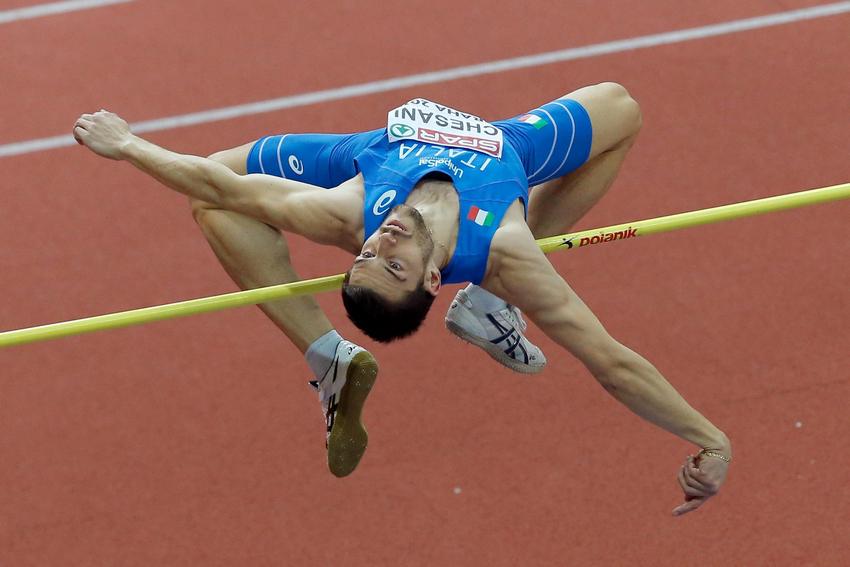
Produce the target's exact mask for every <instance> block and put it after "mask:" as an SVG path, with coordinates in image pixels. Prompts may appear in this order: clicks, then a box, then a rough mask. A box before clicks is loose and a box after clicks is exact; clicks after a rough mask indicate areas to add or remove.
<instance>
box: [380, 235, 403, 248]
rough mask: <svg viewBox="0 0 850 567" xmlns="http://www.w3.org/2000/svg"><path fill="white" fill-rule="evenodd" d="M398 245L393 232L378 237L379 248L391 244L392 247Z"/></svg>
mask: <svg viewBox="0 0 850 567" xmlns="http://www.w3.org/2000/svg"><path fill="white" fill-rule="evenodd" d="M397 243H398V240H397V239H396V237H395V235H394V234H393V233H392V232H389V231H387V232H384V233H382V234H381V236H380V237H378V246H379V248H380V246H381V245H383V244H389V245H390V246H395V245H396V244H397Z"/></svg>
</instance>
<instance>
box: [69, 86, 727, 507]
mask: <svg viewBox="0 0 850 567" xmlns="http://www.w3.org/2000/svg"><path fill="white" fill-rule="evenodd" d="M639 129H640V111H639V108H638V105H637V103H636V102H635V101H634V100H633V99H632V98H631V97H630V96H629V94H628V93H627V92H626V90H625V89H624V88H622V87H621V86H619V85H617V84H613V83H603V84H599V85H594V86H590V87H585V88H582V89H579V90H577V91H574V92H572V93H570V94H568V95H566V96H564V97H563V98H560V99H558V100H555V101H553V102H550V103H548V104H545V105H543V106H541V107H539V108H536V109H534V110H531V111H530V112H528V113H526V114H524V115H520V116H517V117H515V118H512V119H509V120H503V121H498V122H493V123H492V124H491V123H489V122H486V121H484V120H482V119H481V118H479V117H477V116H474V115H471V114H468V113H464V112H460V111H457V110H454V109H451V108H449V107H446V106H443V105H440V104H436V103H434V102H431V101H428V100H425V99H414V100H412V101H410V102H408V103H406V104H404V105H402V106H400V107H399V108H396V109H394V110H391V111H390V112H389V114H388V121H387V126H386V128H381V129H378V130H373V131H369V132H362V133H356V134H347V135H332V134H289V135H282V136H270V137H266V138H261V139H260V140H258V141H256V142H254V143H251V144H247V145H245V146H241V147H238V148H234V149H232V150H227V151H224V152H219V153H217V154H214V155H213V156H211V157H210V158H201V157H196V156H190V155H181V154H176V153H173V152H170V151H168V150H165V149H163V148H161V147H158V146H156V145H154V144H152V143H150V142H147V141H145V140H143V139H141V138H139V137H137V136H135V135H133V134H132V133H131V132H130V129H129V127H128V125H127V123H126V122H124V121H123V120H122V119H121V118H119V117H118V116H116V115H115V114H112V113H109V112H106V111H100V112H97V113H94V114H84V115H82V116H81V117H80V118H79V119H78V120H77V122H76V124H75V127H74V135H75V137H76V138H77V140H78V141H79V142H80V143H82V144H84V145H86V146H87V147H88V148H90V149H91V150H92V151H93V152H95V153H97V154H99V155H101V156H104V157H108V158H112V159H118V160H125V161H129V162H130V163H132V164H133V165H134V166H136V167H137V168H139V169H141V170H142V171H144V172H146V173H148V174H149V175H151V176H153V177H155V178H156V179H158V180H159V181H160V182H162V183H163V184H165V185H167V186H168V187H170V188H172V189H174V190H176V191H179V192H181V193H184V194H186V195H188V196H189V197H190V198H191V200H192V202H193V211H194V215H195V218H196V220H197V221H198V223H199V225H200V227H201V229H202V230H203V232H204V234H205V236H206V238H207V240H208V241H209V242H210V244H211V246H212V248H213V250H214V251H215V253H216V255H217V256H218V258H219V260H220V261H221V263H222V265H223V266H224V268H225V269H226V270H227V271H228V273H229V274H230V275H231V276H232V277H233V278H234V280H235V281H236V282H237V284H238V285H240V286H241V287H242V288H254V287H260V286H266V285H275V284H280V283H287V282H291V281H295V280H297V279H298V277H297V275H296V273H295V272H294V270H293V269H292V266H291V264H290V261H289V254H288V249H287V247H286V243H285V240H284V239H283V236H282V235H281V234H280V232H279V230H278V229H281V230H283V231H286V232H293V233H296V234H300V235H302V236H305V237H307V238H309V239H311V240H313V241H315V242H318V243H320V244H328V245H333V246H337V247H339V248H342V249H344V250H347V251H349V252H351V253H352V254H354V255H355V259H354V263H353V265H352V266H351V268H350V270H349V271H348V272H347V275H346V283H345V286H344V288H343V294H342V295H343V303H344V304H345V307H346V310H347V312H348V314H349V317H350V318H351V319H352V321H353V322H354V323H355V324H356V325H357V326H358V327H359V328H360V329H361V330H363V331H364V332H365V333H366V334H367V335H369V336H370V337H372V338H374V339H376V340H379V341H385V342H386V341H392V340H394V339H397V338H401V337H404V336H407V335H410V334H412V333H413V332H414V331H415V330H416V329H417V328H418V326H419V324H420V323H421V321H422V320H423V319H424V317H425V316H426V314H427V311H428V309H429V308H430V306H431V303H432V301H433V299H434V297H435V296H436V295H437V293H438V292H439V290H440V288H441V285H442V284H443V283H460V282H471V283H470V285H469V286H467V287H466V288H464V289H462V290H460V291H459V292H458V293H457V296H456V297H455V300H454V301H453V302H452V304H451V307H450V308H449V312H448V313H447V315H446V326H447V327H448V328H449V330H450V331H451V332H453V333H454V334H456V335H458V336H460V337H461V338H463V339H464V340H466V341H469V342H471V343H473V344H475V345H477V346H479V347H482V348H483V349H484V350H485V351H486V352H487V353H488V354H489V355H490V356H492V357H493V358H495V359H496V360H498V361H499V362H501V363H502V364H505V365H506V366H508V367H510V368H512V369H514V370H516V371H519V372H526V373H533V372H538V371H540V370H541V369H542V368H543V366H544V365H545V363H546V359H545V358H544V356H543V354H542V352H540V349H538V348H537V347H536V346H534V345H533V344H531V343H530V342H529V341H528V339H526V337H525V336H524V332H525V322H524V321H523V319H522V316H521V314H520V311H521V312H524V313H525V315H526V316H527V317H528V318H530V319H531V320H532V321H533V322H534V323H535V324H536V325H537V326H538V327H540V329H541V330H543V332H544V333H546V335H547V336H549V337H550V338H551V339H552V340H553V341H555V342H556V343H558V344H559V345H561V346H562V347H564V348H566V349H567V350H568V351H569V352H571V353H572V354H573V355H574V356H576V357H577V358H578V359H579V360H581V361H582V362H583V363H584V365H585V366H586V367H587V368H588V370H589V371H590V372H591V374H592V375H593V376H594V377H595V378H596V379H597V380H598V381H599V382H600V383H601V384H602V385H603V386H604V387H605V389H606V390H607V391H608V392H609V393H611V394H612V395H613V396H614V397H615V398H616V399H617V400H619V401H620V402H622V403H623V404H625V405H626V406H627V407H628V408H629V409H630V410H632V411H633V412H635V413H637V414H638V415H639V416H641V417H643V418H644V419H647V420H649V421H651V422H652V423H654V424H656V425H658V426H660V427H662V428H664V429H666V430H667V431H670V432H671V433H673V434H675V435H677V436H679V437H681V438H683V439H685V440H687V441H690V442H692V443H693V444H695V445H696V446H698V447H699V450H698V452H697V454H696V456H690V457H688V459H687V460H686V462H685V464H684V465H683V466H682V467H681V469H680V470H679V473H678V480H679V483H680V485H681V487H682V490H683V491H684V493H685V502H684V503H683V504H682V505H680V506H678V507H677V508H676V509H675V510H674V514H677V515H679V514H682V513H685V512H689V511H691V510H694V509H696V508H698V507H699V506H700V505H701V504H702V503H703V502H705V501H706V500H707V499H708V498H709V497H711V496H712V495H713V494H715V493H716V492H717V491H718V490H719V488H720V487H721V485H722V484H723V482H724V480H725V478H726V474H727V470H728V465H729V462H730V460H731V444H730V442H729V439H728V438H727V437H726V435H725V434H724V433H723V432H722V431H720V430H719V429H718V428H717V427H715V426H714V425H713V424H712V423H711V422H709V421H708V420H707V419H706V418H705V417H703V416H702V415H701V414H700V413H698V412H697V411H696V410H694V409H693V408H692V407H691V406H690V405H688V403H687V402H686V401H685V400H684V399H683V398H682V397H681V396H680V395H679V394H678V393H677V392H676V390H675V389H674V388H673V387H672V386H671V385H670V384H669V383H668V382H667V381H666V380H665V379H664V377H663V376H662V375H661V374H660V373H659V372H658V371H657V370H656V369H655V368H654V367H653V366H652V365H651V364H650V363H649V362H647V361H646V360H645V359H644V358H643V357H641V356H640V355H638V354H636V353H635V352H633V351H631V350H630V349H628V348H627V347H625V346H624V345H622V344H620V343H619V342H617V341H616V340H615V339H613V338H612V337H611V336H610V335H609V334H608V333H607V332H606V331H605V329H604V328H603V326H602V325H601V324H600V322H599V321H598V320H597V318H596V317H595V316H594V315H593V313H592V312H591V311H590V310H589V309H588V307H587V306H586V305H585V304H584V303H583V302H582V301H581V299H579V297H578V296H577V295H576V294H575V293H574V292H573V291H572V289H571V288H570V287H569V286H568V285H567V283H566V282H565V281H564V280H563V279H562V278H561V277H560V276H559V275H558V274H557V272H556V271H555V270H554V268H553V267H552V265H551V264H550V263H549V261H548V260H547V259H546V257H545V256H544V255H543V253H542V252H541V251H540V249H539V248H538V246H537V244H536V243H535V238H543V237H547V236H553V235H557V234H563V233H565V232H568V230H569V228H570V227H571V226H572V225H573V224H574V223H575V222H576V221H577V220H578V219H579V218H581V217H582V216H583V215H584V214H585V213H586V212H587V211H588V210H589V209H590V208H591V207H592V206H593V205H594V204H595V203H596V202H598V201H599V199H600V198H601V197H602V196H603V195H604V194H605V192H606V191H607V189H608V187H609V186H610V184H611V183H612V181H613V180H614V178H615V176H616V174H617V172H618V171H619V168H620V165H621V164H622V162H623V160H624V158H625V156H626V154H627V152H628V150H629V148H630V147H631V145H632V143H633V142H634V140H635V137H636V136H637V133H638V131H639ZM530 187H531V188H532V189H531V190H529V188H530ZM261 307H262V309H263V310H264V311H265V312H266V314H267V315H268V316H269V317H270V318H271V319H272V320H273V321H274V322H275V323H276V324H277V325H278V326H279V327H280V328H281V329H282V330H283V331H284V332H285V333H286V334H287V336H288V337H289V338H290V339H291V340H292V341H293V343H294V344H295V345H296V346H297V347H298V348H299V349H300V350H301V351H302V352H303V353H304V354H305V356H306V359H307V363H308V365H309V366H310V368H311V370H312V371H313V374H314V376H315V381H314V382H313V384H314V385H315V386H316V388H317V389H318V391H319V397H320V400H321V401H322V405H323V409H324V412H325V416H326V420H327V427H328V437H327V444H328V463H329V466H330V469H331V471H332V472H333V473H334V474H336V475H338V476H344V475H346V474H349V473H350V472H352V471H353V470H354V468H355V467H356V466H357V464H358V462H359V460H360V458H361V457H362V455H363V452H364V451H365V449H366V443H367V436H366V431H365V429H364V428H363V425H362V423H361V420H360V413H361V410H362V407H363V404H364V403H365V400H366V397H367V395H368V393H369V391H370V389H371V387H372V385H373V383H374V381H375V378H376V375H377V363H376V362H375V359H374V358H373V357H372V355H371V354H369V353H368V352H367V351H366V350H364V349H363V348H361V347H359V346H357V345H355V344H353V343H351V342H349V341H346V340H343V339H342V337H340V336H339V334H337V333H336V331H334V329H333V327H332V325H331V324H330V322H329V321H328V319H327V318H326V317H325V315H324V314H323V313H322V311H321V310H320V309H319V307H318V305H317V303H316V301H315V300H314V299H313V298H312V297H308V296H301V297H296V298H293V299H288V300H284V301H278V302H274V303H268V304H264V305H263V306H261Z"/></svg>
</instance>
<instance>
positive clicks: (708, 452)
mask: <svg viewBox="0 0 850 567" xmlns="http://www.w3.org/2000/svg"><path fill="white" fill-rule="evenodd" d="M702 455H705V456H706V457H717V458H718V459H720V460H722V461H726V462H727V463H731V462H732V457H727V456H726V455H724V454H723V453H721V452H720V449H712V448H710V447H703V448H702V449H701V450H700V452H699V453H697V457H700V456H702Z"/></svg>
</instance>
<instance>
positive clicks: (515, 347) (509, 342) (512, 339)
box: [487, 313, 534, 364]
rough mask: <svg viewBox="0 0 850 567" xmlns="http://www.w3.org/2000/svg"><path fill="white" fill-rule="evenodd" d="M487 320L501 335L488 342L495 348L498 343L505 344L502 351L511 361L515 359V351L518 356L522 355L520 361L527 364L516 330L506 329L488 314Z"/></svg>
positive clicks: (523, 347)
mask: <svg viewBox="0 0 850 567" xmlns="http://www.w3.org/2000/svg"><path fill="white" fill-rule="evenodd" d="M487 319H489V320H490V323H492V324H493V326H494V327H496V328H497V329H498V330H499V332H501V333H502V334H501V335H500V336H498V337H496V338H495V339H491V340H490V342H491V343H493V344H494V345H497V346H498V345H499V343H501V342H505V345H504V346H502V351H504V353H505V354H507V355H508V356H510V357H511V358H513V359H517V351H519V353H520V355H522V361H523V362H524V363H526V364H528V361H529V356H528V351H527V350H526V349H525V346H523V344H522V336H520V334H519V333H518V332H517V330H516V329H515V328H514V327H513V326H511V327H506V326H505V325H502V324H501V323H499V321H497V320H496V318H495V317H493V316H492V315H491V314H489V313H488V314H487ZM533 358H534V357H532V359H533Z"/></svg>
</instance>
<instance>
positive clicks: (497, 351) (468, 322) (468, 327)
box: [446, 289, 546, 374]
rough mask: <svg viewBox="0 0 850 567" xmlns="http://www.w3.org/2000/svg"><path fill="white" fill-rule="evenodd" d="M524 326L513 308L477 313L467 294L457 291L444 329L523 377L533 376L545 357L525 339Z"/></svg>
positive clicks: (541, 368)
mask: <svg viewBox="0 0 850 567" xmlns="http://www.w3.org/2000/svg"><path fill="white" fill-rule="evenodd" d="M526 327H527V325H526V322H525V321H524V320H523V318H522V314H521V313H520V310H519V309H517V308H516V307H514V306H513V305H508V306H507V307H506V308H505V309H500V310H499V311H494V312H491V313H486V312H484V311H482V310H480V309H477V308H476V306H475V305H474V304H473V302H472V299H471V298H470V297H469V295H468V294H467V293H466V290H463V289H462V290H460V291H458V292H457V295H456V296H455V298H454V301H452V305H451V307H449V310H448V312H447V313H446V328H447V329H448V330H449V331H451V332H452V333H454V334H455V335H457V336H458V337H460V338H461V339H463V340H465V341H467V342H469V343H472V344H474V345H476V346H479V347H481V348H482V349H484V351H485V352H486V353H487V354H489V355H490V356H491V357H493V358H494V359H496V360H497V361H498V362H499V363H501V364H504V365H505V366H507V367H508V368H510V369H511V370H514V371H516V372H522V373H523V374H536V373H537V372H540V371H541V370H543V367H544V366H546V357H545V356H544V355H543V351H541V350H540V349H539V348H538V347H537V346H535V345H533V344H531V342H529V340H528V339H526V338H525V335H523V333H525V329H526Z"/></svg>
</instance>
